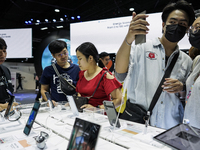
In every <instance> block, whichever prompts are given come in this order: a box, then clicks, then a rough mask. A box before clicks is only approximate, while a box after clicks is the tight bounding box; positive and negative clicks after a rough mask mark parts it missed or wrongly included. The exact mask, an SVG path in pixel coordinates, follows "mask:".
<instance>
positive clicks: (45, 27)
mask: <svg viewBox="0 0 200 150" xmlns="http://www.w3.org/2000/svg"><path fill="white" fill-rule="evenodd" d="M46 29H48V28H47V27H44V28H40V30H46Z"/></svg>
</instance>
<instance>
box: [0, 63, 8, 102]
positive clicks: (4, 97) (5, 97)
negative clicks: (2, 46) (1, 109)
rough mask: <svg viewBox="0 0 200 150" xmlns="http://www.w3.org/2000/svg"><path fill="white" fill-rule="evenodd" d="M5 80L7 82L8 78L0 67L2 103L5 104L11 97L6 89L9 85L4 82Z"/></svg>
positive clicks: (0, 97) (0, 95) (0, 99)
mask: <svg viewBox="0 0 200 150" xmlns="http://www.w3.org/2000/svg"><path fill="white" fill-rule="evenodd" d="M5 80H6V82H7V79H6V77H5V74H4V72H3V70H2V69H1V67H0V103H1V104H4V103H6V101H7V100H8V99H9V95H8V93H7V91H6V88H7V86H6V85H5V84H4V83H5Z"/></svg>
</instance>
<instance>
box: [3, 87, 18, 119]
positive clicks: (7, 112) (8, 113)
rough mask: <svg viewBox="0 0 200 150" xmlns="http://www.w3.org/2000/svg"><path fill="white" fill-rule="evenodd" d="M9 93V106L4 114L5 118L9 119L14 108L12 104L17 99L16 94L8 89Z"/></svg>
mask: <svg viewBox="0 0 200 150" xmlns="http://www.w3.org/2000/svg"><path fill="white" fill-rule="evenodd" d="M6 90H7V92H8V94H9V95H10V100H9V102H8V106H7V109H6V112H5V114H4V118H6V119H8V117H9V115H10V114H11V108H12V104H13V102H14V100H15V96H14V95H13V94H12V93H11V92H10V91H9V90H8V89H6Z"/></svg>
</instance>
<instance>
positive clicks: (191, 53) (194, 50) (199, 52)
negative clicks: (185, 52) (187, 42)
mask: <svg viewBox="0 0 200 150" xmlns="http://www.w3.org/2000/svg"><path fill="white" fill-rule="evenodd" d="M197 55H200V50H199V49H198V48H195V47H193V46H192V47H191V48H190V49H189V56H190V57H191V58H192V60H194V59H195V57H196V56H197Z"/></svg>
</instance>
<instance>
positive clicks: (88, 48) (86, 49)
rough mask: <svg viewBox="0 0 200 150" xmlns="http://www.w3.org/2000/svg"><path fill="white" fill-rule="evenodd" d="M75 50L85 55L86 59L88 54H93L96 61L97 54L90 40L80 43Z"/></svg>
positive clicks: (97, 58) (97, 59)
mask: <svg viewBox="0 0 200 150" xmlns="http://www.w3.org/2000/svg"><path fill="white" fill-rule="evenodd" d="M77 51H79V52H81V53H82V54H83V55H84V56H85V57H86V59H88V57H89V56H90V55H91V56H93V58H94V60H95V62H96V63H98V61H99V54H98V51H97V49H96V47H95V46H94V44H92V43H90V42H85V43H82V44H81V45H80V46H78V47H77V48H76V52H77Z"/></svg>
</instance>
